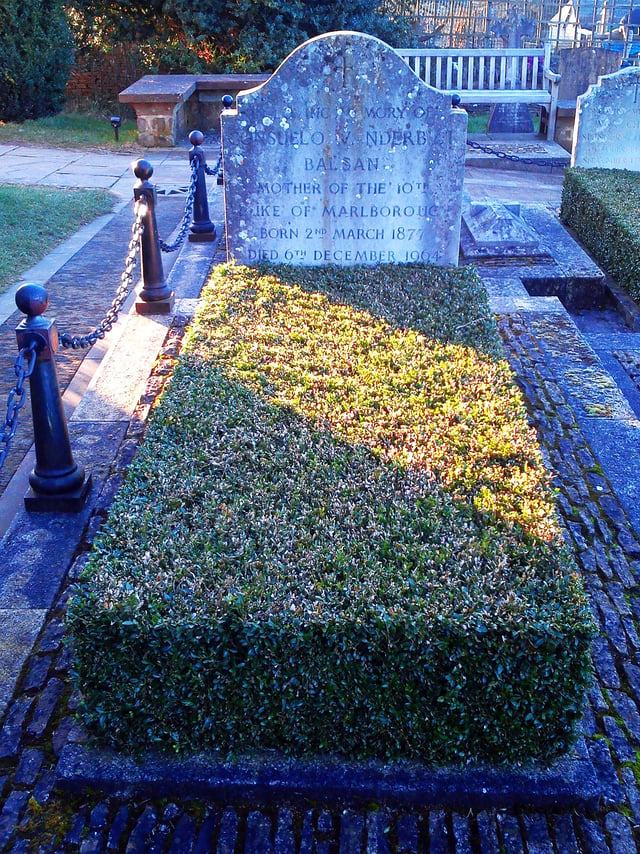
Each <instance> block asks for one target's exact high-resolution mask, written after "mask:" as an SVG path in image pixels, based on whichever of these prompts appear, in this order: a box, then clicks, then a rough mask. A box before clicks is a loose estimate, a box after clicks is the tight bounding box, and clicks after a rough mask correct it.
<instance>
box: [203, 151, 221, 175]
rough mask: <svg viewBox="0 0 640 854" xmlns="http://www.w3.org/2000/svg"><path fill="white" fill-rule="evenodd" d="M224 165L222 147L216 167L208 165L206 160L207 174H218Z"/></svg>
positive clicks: (205, 169) (205, 168)
mask: <svg viewBox="0 0 640 854" xmlns="http://www.w3.org/2000/svg"><path fill="white" fill-rule="evenodd" d="M221 166H222V149H220V153H219V154H218V162H217V163H216V165H215V168H214V169H212V168H211V166H207V164H206V162H205V164H204V171H205V172H206V173H207V175H212V176H215V175H218V174H219V173H220V168H221Z"/></svg>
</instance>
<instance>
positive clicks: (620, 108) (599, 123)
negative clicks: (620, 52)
mask: <svg viewBox="0 0 640 854" xmlns="http://www.w3.org/2000/svg"><path fill="white" fill-rule="evenodd" d="M571 165H572V166H579V167H582V168H585V169H629V170H631V171H632V172H640V68H623V69H622V70H620V71H616V73H615V74H606V75H604V76H603V77H600V79H599V81H598V83H597V84H596V85H594V86H590V87H589V89H588V90H587V92H586V93H585V94H584V95H581V96H579V97H578V103H577V108H576V129H575V135H574V142H573V152H572V156H571Z"/></svg>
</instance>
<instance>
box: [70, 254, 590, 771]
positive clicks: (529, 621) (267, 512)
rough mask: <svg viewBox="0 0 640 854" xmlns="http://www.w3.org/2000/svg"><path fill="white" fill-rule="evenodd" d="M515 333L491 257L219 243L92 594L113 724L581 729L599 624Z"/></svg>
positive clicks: (497, 732)
mask: <svg viewBox="0 0 640 854" xmlns="http://www.w3.org/2000/svg"><path fill="white" fill-rule="evenodd" d="M366 305H368V306H369V308H368V310H366V309H365V306H366ZM499 353H500V345H499V342H498V340H497V337H496V332H495V327H494V325H493V321H492V319H491V316H490V314H489V311H488V308H487V304H486V296H485V294H484V292H483V290H482V287H481V285H480V283H479V281H478V279H477V277H476V276H475V274H474V273H473V272H471V271H469V270H459V271H458V270H455V271H451V270H442V269H435V268H424V267H414V268H412V267H409V268H398V267H387V268H375V269H373V268H365V269H355V270H354V269H349V270H341V269H333V270H331V269H330V270H325V271H319V270H317V269H314V270H292V269H282V270H275V271H273V270H271V271H256V270H249V269H247V268H241V267H236V266H234V265H225V266H223V267H221V268H216V271H215V273H214V275H213V277H212V281H211V283H210V285H209V287H208V289H207V290H206V292H205V294H204V304H203V307H202V310H201V311H200V313H199V315H198V319H197V321H196V323H195V326H194V328H193V330H192V332H191V334H190V337H189V340H188V341H187V344H186V348H185V353H184V354H183V357H182V359H181V363H180V365H179V366H178V369H177V370H176V372H175V375H174V377H173V380H172V384H171V388H170V390H169V392H168V393H167V395H166V396H165V398H164V400H163V401H162V404H161V405H160V407H159V408H158V410H157V412H156V414H155V416H154V418H153V421H152V424H151V427H150V430H149V433H148V436H147V438H146V440H145V443H144V445H143V447H142V448H141V450H140V452H139V453H138V455H137V457H136V459H135V460H134V463H133V464H132V466H131V468H130V471H129V476H128V478H127V481H126V484H125V485H124V487H123V489H122V490H121V492H120V493H119V495H118V497H117V498H116V501H115V503H114V506H113V509H112V512H111V514H110V517H109V519H108V521H107V523H106V525H105V527H104V529H103V531H102V533H101V534H100V536H99V538H98V539H97V541H96V543H95V546H94V551H93V553H92V555H91V558H90V560H89V563H88V566H87V570H86V573H85V575H84V577H83V580H82V583H81V584H80V586H79V587H78V589H77V590H76V591H75V592H74V594H73V596H72V599H71V602H70V606H69V617H68V623H69V629H70V632H71V635H72V639H73V645H74V648H75V657H76V664H75V668H76V671H77V676H78V684H79V687H80V689H81V691H82V694H83V697H84V706H83V711H84V715H85V719H86V721H87V722H88V724H89V725H90V727H91V730H92V731H93V733H94V734H96V735H97V736H98V737H99V738H100V739H102V740H106V741H108V742H110V743H112V744H114V745H116V746H119V747H121V748H127V749H134V750H136V749H141V748H145V747H150V746H161V747H163V748H173V749H175V750H178V751H185V750H201V749H218V750H222V751H223V752H229V751H233V752H236V753H242V752H255V751H260V750H264V749H275V750H278V751H280V752H282V753H285V754H291V755H305V754H320V753H322V754H326V753H331V754H334V755H342V756H348V757H372V756H374V757H414V758H420V759H422V760H425V761H428V762H433V763H447V762H468V761H474V760H475V761H491V762H508V761H514V760H519V761H520V760H521V761H524V760H527V759H531V758H542V759H549V758H551V757H553V756H555V755H557V754H558V753H562V752H564V751H566V750H567V749H568V747H569V745H570V744H571V742H572V740H573V738H574V737H575V724H576V721H577V719H578V718H579V715H580V711H581V708H582V703H583V701H584V696H585V691H586V689H587V686H588V684H589V679H590V663H589V662H590V656H589V642H590V637H591V633H592V629H593V626H592V622H591V618H590V614H589V609H588V606H587V603H586V599H585V596H584V593H583V591H582V588H581V586H580V582H579V579H578V578H577V576H576V575H575V573H574V571H573V566H572V564H571V561H570V559H569V557H568V555H567V552H566V550H565V549H564V547H563V546H562V539H561V536H560V533H559V530H558V526H557V523H556V520H555V515H554V510H553V504H552V500H551V493H550V490H549V487H548V483H547V474H546V472H545V471H544V468H543V466H542V463H541V460H540V454H539V450H538V448H537V444H536V441H535V436H534V434H532V432H531V430H530V428H529V427H528V425H527V421H526V417H525V413H524V410H523V406H522V402H521V400H520V398H519V396H518V394H517V393H516V392H515V389H514V386H513V382H512V378H511V374H510V371H509V369H508V367H507V365H506V363H505V362H504V360H502V359H501V358H500V357H499ZM487 471H489V472H490V475H487V474H486V472H487ZM478 479H480V481H481V482H480V484H478ZM505 496H506V497H505Z"/></svg>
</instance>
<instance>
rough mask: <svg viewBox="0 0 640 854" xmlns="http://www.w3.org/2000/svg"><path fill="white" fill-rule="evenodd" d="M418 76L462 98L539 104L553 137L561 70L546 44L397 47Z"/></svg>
mask: <svg viewBox="0 0 640 854" xmlns="http://www.w3.org/2000/svg"><path fill="white" fill-rule="evenodd" d="M396 53H398V54H399V55H400V56H401V57H402V59H404V60H405V62H406V63H408V65H409V66H410V68H412V69H413V71H414V72H415V73H416V74H417V75H418V77H419V78H420V79H421V80H423V81H424V82H425V83H428V84H429V85H430V86H434V87H435V88H436V89H443V90H444V91H446V92H450V93H451V94H452V95H454V94H457V95H459V96H460V102H461V103H462V104H492V105H493V104H519V103H525V104H540V105H541V106H543V107H545V108H546V110H547V114H548V122H547V128H546V131H547V139H551V140H552V139H553V135H554V131H555V122H556V112H557V102H558V84H559V81H560V75H559V74H555V73H554V72H553V71H551V70H550V68H549V59H550V50H549V47H546V48H492V49H489V48H487V49H485V48H447V49H439V48H415V49H409V48H406V49H405V48H397V49H396Z"/></svg>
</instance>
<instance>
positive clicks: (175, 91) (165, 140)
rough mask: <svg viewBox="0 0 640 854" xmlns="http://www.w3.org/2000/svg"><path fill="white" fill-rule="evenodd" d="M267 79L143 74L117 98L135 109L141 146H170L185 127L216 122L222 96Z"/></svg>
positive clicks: (223, 75) (254, 75) (183, 133)
mask: <svg viewBox="0 0 640 854" xmlns="http://www.w3.org/2000/svg"><path fill="white" fill-rule="evenodd" d="M268 78H269V75H268V74H146V75H145V76H144V77H141V78H140V80H137V81H136V82H135V83H133V84H132V85H131V86H129V87H127V88H126V89H124V90H123V91H122V92H120V95H119V96H118V98H119V101H120V103H121V104H130V105H131V106H132V107H133V109H134V110H135V112H136V120H137V124H138V138H139V141H140V144H141V145H144V146H146V147H149V148H153V147H163V146H174V145H177V144H178V143H179V142H180V140H182V139H183V138H184V137H186V135H187V130H188V129H189V128H193V127H200V126H201V125H202V126H204V127H213V126H214V125H217V122H218V115H219V113H220V109H221V98H222V96H223V95H227V94H228V95H234V96H235V95H237V93H238V92H240V91H242V90H244V89H251V88H253V87H254V86H258V85H259V84H260V83H263V82H264V81H265V80H267V79H268Z"/></svg>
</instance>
